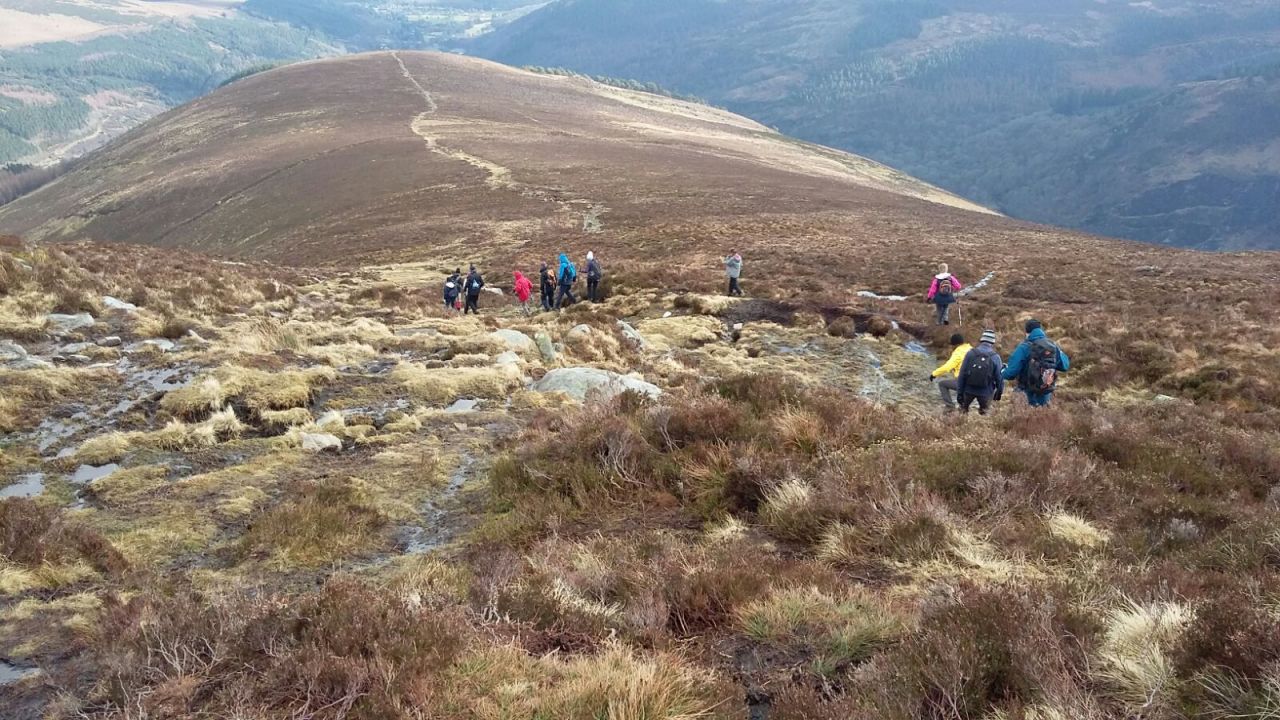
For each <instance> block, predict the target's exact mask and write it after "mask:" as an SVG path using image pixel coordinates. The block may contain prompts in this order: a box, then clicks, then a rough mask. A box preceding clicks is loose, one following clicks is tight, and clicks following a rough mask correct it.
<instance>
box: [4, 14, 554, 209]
mask: <svg viewBox="0 0 1280 720" xmlns="http://www.w3.org/2000/svg"><path fill="white" fill-rule="evenodd" d="M540 6H541V3H536V2H534V3H530V2H529V1H528V0H517V1H515V2H513V1H512V0H489V1H479V2H474V1H471V0H440V1H438V2H437V1H432V0H425V1H423V2H414V1H413V0H388V1H386V2H382V1H379V2H362V3H347V2H339V1H337V0H247V1H243V0H174V1H172V2H144V1H142V0H93V1H90V0H53V1H49V0H0V168H3V169H4V170H0V202H3V201H4V200H5V199H6V197H5V186H6V180H7V181H8V182H9V184H10V185H13V184H14V183H16V182H17V181H16V180H15V179H14V176H15V175H20V174H23V173H24V171H31V170H33V169H36V168H39V167H41V166H49V165H52V164H55V163H58V162H60V161H66V160H71V159H74V158H77V157H80V156H82V155H84V154H85V153H87V152H89V151H92V150H94V149H96V148H98V147H101V146H102V145H103V144H105V143H106V142H107V141H109V140H110V139H112V138H114V137H117V136H118V135H120V134H121V133H123V132H124V131H126V130H128V129H130V128H132V127H135V126H137V125H139V124H140V123H142V122H144V121H145V120H147V119H149V118H151V117H153V116H155V115H157V114H159V113H160V112H163V111H164V110H167V109H169V108H171V107H174V106H176V105H179V104H181V103H184V102H186V101H188V100H191V99H194V98H196V97H199V96H201V95H203V94H205V93H207V92H209V91H211V90H213V89H215V88H217V87H218V86H219V85H221V84H223V83H225V82H227V81H229V80H231V79H235V78H236V77H239V76H241V75H244V74H247V73H251V72H255V71H258V70H261V69H264V68H267V67H271V66H274V65H277V64H281V63H286V62H292V61H296V60H300V59H308V58H315V57H323V56H328V55H335V54H340V53H343V52H348V51H359V50H367V49H377V48H381V47H409V48H417V47H429V46H436V45H440V44H447V43H449V42H451V41H452V40H453V39H455V38H460V37H465V36H467V35H474V34H477V33H480V32H483V31H485V30H488V29H491V28H493V27H494V26H495V24H500V23H502V22H504V21H505V20H507V19H511V18H514V17H518V16H519V15H520V14H521V13H523V12H528V11H529V10H532V9H535V8H537V7H540ZM6 170H7V172H6Z"/></svg>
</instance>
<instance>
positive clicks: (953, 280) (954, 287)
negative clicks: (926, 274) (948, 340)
mask: <svg viewBox="0 0 1280 720" xmlns="http://www.w3.org/2000/svg"><path fill="white" fill-rule="evenodd" d="M963 289H964V285H961V284H960V278H957V277H956V276H955V275H952V274H951V271H950V270H949V269H948V268H947V264H946V263H941V264H939V265H938V274H937V275H935V276H934V277H933V282H932V283H931V284H930V285H929V294H928V295H926V296H925V302H929V303H932V304H933V305H934V306H936V307H937V312H938V315H937V317H938V324H939V325H950V324H951V306H952V305H954V304H955V303H956V299H957V293H959V292H960V291H961V290H963ZM960 321H961V322H962V323H963V322H964V317H963V315H960Z"/></svg>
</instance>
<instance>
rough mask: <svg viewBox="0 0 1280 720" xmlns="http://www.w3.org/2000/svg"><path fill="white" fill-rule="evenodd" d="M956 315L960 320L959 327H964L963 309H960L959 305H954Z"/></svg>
mask: <svg viewBox="0 0 1280 720" xmlns="http://www.w3.org/2000/svg"><path fill="white" fill-rule="evenodd" d="M956 315H957V316H958V317H959V318H960V327H964V308H962V307H960V303H956Z"/></svg>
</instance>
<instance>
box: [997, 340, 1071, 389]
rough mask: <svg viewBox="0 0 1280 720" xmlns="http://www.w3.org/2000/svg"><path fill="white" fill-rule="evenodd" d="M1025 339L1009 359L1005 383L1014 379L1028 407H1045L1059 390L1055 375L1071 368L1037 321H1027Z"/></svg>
mask: <svg viewBox="0 0 1280 720" xmlns="http://www.w3.org/2000/svg"><path fill="white" fill-rule="evenodd" d="M1024 329H1025V330H1026V331H1027V339H1026V340H1023V341H1022V344H1020V345H1018V348H1017V349H1016V350H1014V351H1013V354H1012V355H1010V356H1009V364H1008V365H1007V366H1006V367H1005V369H1004V379H1005V380H1017V381H1018V388H1019V389H1020V390H1022V392H1023V393H1025V394H1026V396H1027V404H1029V405H1030V406H1031V407H1045V406H1047V405H1048V404H1049V401H1050V400H1052V399H1053V391H1054V390H1056V389H1057V387H1058V374H1059V373H1064V372H1067V371H1068V370H1070V369H1071V358H1069V357H1067V354H1066V353H1064V352H1062V348H1060V347H1058V346H1057V345H1055V344H1054V343H1053V342H1052V341H1050V340H1049V338H1048V336H1046V335H1045V334H1044V327H1043V325H1042V324H1041V322H1040V321H1039V320H1034V319H1033V320H1028V321H1027V324H1026V325H1025V327H1024Z"/></svg>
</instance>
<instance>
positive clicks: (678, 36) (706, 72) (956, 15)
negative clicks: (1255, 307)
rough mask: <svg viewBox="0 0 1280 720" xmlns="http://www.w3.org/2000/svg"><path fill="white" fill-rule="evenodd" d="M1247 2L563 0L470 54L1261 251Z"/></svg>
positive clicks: (1263, 31)
mask: <svg viewBox="0 0 1280 720" xmlns="http://www.w3.org/2000/svg"><path fill="white" fill-rule="evenodd" d="M1277 39H1280V10H1277V8H1276V7H1275V4H1274V3H1265V2H1230V3H1228V2H1221V1H1218V2H1190V1H1186V0H1164V1H1162V2H1159V3H1101V2H1091V1H1081V2H1074V1H1072V2H1058V3H1040V2H1016V3H1011V2H995V1H993V0H902V1H892V2H890V1H886V0H859V1H858V2H846V1H840V0H757V1H755V2H749V3H721V2H715V1H714V0H654V2H645V3H637V2H633V1H632V0H560V1H559V2H556V3H553V4H551V5H549V6H547V7H546V8H544V9H542V10H540V11H538V12H535V13H532V14H530V15H528V16H526V17H524V18H522V19H521V20H519V21H517V22H515V23H512V24H510V25H508V26H505V27H503V28H500V29H498V30H496V31H495V32H493V33H491V34H489V35H486V36H483V37H481V38H478V39H477V40H476V41H475V42H474V43H473V44H472V45H471V46H470V47H469V50H470V51H471V52H474V53H476V54H479V55H482V56H484V57H491V58H494V59H496V60H500V61H502V62H508V63H512V64H516V65H536V66H542V67H564V68H568V69H570V70H575V71H578V72H585V73H589V74H592V75H604V76H612V77H619V78H630V79H635V80H639V81H651V82H657V83H659V84H661V85H663V86H665V87H669V88H671V89H673V90H675V91H679V92H682V93H692V94H694V95H698V96H701V97H704V98H707V99H708V100H710V101H712V102H714V103H717V104H721V105H724V106H725V107H728V108H729V109H731V110H733V111H735V112H740V113H743V114H745V115H748V116H750V117H753V118H756V119H758V120H760V121H761V122H764V123H766V124H768V125H771V126H776V127H778V128H780V129H781V130H782V131H783V132H786V133H788V134H791V135H795V136H797V137H801V138H804V139H806V140H810V141H813V142H817V143H822V144H825V145H830V146H833V147H839V148H843V149H846V150H849V151H851V152H856V153H859V154H861V155H865V156H868V157H872V158H874V159H876V160H879V161H882V162H885V163H887V164H889V165H892V166H894V167H897V168H900V169H902V170H904V171H906V172H909V173H911V174H913V175H915V176H917V177H921V178H923V179H925V180H928V181H929V182H933V183H936V184H939V185H941V186H943V187H946V188H948V189H950V190H952V191H954V192H956V193H958V194H960V195H963V196H965V197H968V198H971V199H974V200H976V201H977V202H980V203H982V204H984V205H988V206H990V207H993V208H996V209H999V210H1000V211H1002V212H1005V213H1008V214H1010V215H1013V216H1016V217H1021V218H1026V219H1029V220H1035V221H1038V222H1047V223H1051V224H1056V225H1066V226H1070V227H1076V228H1080V229H1084V230H1088V231H1091V232H1098V233H1103V234H1116V235H1120V236H1123V237H1128V238H1133V239H1139V240H1146V241H1150V242H1159V243H1165V244H1170V245H1178V246H1188V247H1199V248H1209V249H1245V248H1267V247H1276V243H1277V240H1276V238H1277V237H1280V233H1278V232H1277V230H1278V228H1277V226H1276V224H1275V223H1276V221H1275V218H1274V216H1267V215H1265V214H1260V213H1258V212H1257V211H1256V208H1257V207H1259V204H1260V201H1259V198H1262V199H1264V200H1265V199H1268V198H1275V197H1276V188H1277V182H1280V170H1278V168H1280V164H1278V162H1280V159H1278V156H1277V150H1276V147H1277V146H1276V141H1277V136H1276V130H1277V126H1276V124H1275V123H1274V122H1272V121H1271V120H1270V119H1271V118H1274V117H1276V116H1277V114H1280V96H1277V93H1276V87H1277V67H1278V65H1277V63H1280V51H1277V49H1276V48H1277Z"/></svg>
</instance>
